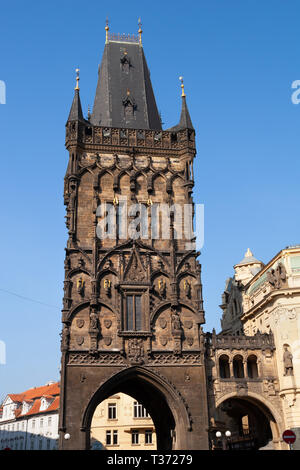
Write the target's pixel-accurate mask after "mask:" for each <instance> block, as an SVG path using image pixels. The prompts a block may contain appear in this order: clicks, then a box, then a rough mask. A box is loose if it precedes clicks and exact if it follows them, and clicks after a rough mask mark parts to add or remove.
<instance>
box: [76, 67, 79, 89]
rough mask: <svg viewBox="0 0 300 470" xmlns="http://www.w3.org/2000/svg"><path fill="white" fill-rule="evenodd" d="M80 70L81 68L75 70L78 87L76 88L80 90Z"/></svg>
mask: <svg viewBox="0 0 300 470" xmlns="http://www.w3.org/2000/svg"><path fill="white" fill-rule="evenodd" d="M79 70H80V69H76V70H75V71H76V87H75V90H79V80H80V78H79Z"/></svg>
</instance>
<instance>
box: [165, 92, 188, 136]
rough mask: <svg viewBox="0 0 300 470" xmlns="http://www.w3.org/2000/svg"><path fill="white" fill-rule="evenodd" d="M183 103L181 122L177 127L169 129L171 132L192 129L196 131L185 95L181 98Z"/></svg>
mask: <svg viewBox="0 0 300 470" xmlns="http://www.w3.org/2000/svg"><path fill="white" fill-rule="evenodd" d="M181 99H182V103H181V115H180V121H179V124H177V126H174V127H171V128H170V129H168V130H169V131H179V130H181V129H191V130H194V127H193V124H192V120H191V116H190V113H189V110H188V107H187V103H186V97H185V95H184V96H182V97H181Z"/></svg>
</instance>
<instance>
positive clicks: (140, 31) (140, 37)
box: [138, 18, 143, 45]
mask: <svg viewBox="0 0 300 470" xmlns="http://www.w3.org/2000/svg"><path fill="white" fill-rule="evenodd" d="M138 25H139V30H138V33H139V41H140V45H142V32H143V31H142V23H141V18H139V19H138Z"/></svg>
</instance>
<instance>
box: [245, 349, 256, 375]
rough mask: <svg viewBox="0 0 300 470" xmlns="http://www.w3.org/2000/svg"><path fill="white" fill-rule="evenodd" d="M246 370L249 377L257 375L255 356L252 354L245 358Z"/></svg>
mask: <svg viewBox="0 0 300 470" xmlns="http://www.w3.org/2000/svg"><path fill="white" fill-rule="evenodd" d="M247 371H248V377H249V378H250V379H256V378H257V377H258V368H257V357H256V356H255V355H254V354H251V356H249V357H248V359H247Z"/></svg>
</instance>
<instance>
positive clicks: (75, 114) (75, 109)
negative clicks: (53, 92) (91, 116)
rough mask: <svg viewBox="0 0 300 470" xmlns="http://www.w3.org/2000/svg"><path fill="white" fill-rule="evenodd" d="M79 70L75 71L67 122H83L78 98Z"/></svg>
mask: <svg viewBox="0 0 300 470" xmlns="http://www.w3.org/2000/svg"><path fill="white" fill-rule="evenodd" d="M79 80H80V78H79V69H78V68H77V69H76V87H75V88H74V90H75V94H74V98H73V102H72V106H71V110H70V114H69V117H68V121H84V117H83V114H82V107H81V102H80V96H79Z"/></svg>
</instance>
